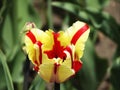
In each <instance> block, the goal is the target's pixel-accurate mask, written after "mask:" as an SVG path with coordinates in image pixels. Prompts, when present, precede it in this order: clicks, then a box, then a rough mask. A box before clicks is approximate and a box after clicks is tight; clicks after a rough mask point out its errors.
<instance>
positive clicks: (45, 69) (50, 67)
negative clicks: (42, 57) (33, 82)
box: [38, 63, 55, 82]
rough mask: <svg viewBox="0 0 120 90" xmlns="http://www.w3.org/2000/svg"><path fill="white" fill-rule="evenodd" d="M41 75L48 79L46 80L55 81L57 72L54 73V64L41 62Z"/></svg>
mask: <svg viewBox="0 0 120 90" xmlns="http://www.w3.org/2000/svg"><path fill="white" fill-rule="evenodd" d="M39 68H40V69H39V73H38V74H39V75H40V76H41V77H42V78H43V79H44V80H45V81H46V82H54V81H55V74H54V64H50V63H49V64H41V65H40V67H39Z"/></svg>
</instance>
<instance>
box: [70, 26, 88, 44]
mask: <svg viewBox="0 0 120 90" xmlns="http://www.w3.org/2000/svg"><path fill="white" fill-rule="evenodd" d="M88 28H89V26H88V25H87V24H85V25H84V26H83V27H82V28H80V29H79V30H78V31H77V32H76V33H75V35H74V36H73V38H72V40H71V43H72V44H74V45H75V44H76V42H77V40H78V39H79V38H80V36H81V35H82V34H83V33H84V32H85V31H87V30H88Z"/></svg>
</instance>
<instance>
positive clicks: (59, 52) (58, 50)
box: [45, 32, 66, 59]
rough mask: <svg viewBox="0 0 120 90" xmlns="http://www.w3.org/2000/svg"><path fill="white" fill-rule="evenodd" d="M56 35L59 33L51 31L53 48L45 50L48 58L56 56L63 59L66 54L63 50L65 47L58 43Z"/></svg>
mask: <svg viewBox="0 0 120 90" xmlns="http://www.w3.org/2000/svg"><path fill="white" fill-rule="evenodd" d="M58 37H59V33H55V32H53V39H54V45H53V48H52V50H49V51H45V53H46V54H47V55H48V58H49V59H52V58H58V57H59V58H61V59H64V58H65V56H66V54H65V53H64V52H63V51H64V49H65V48H64V47H63V46H61V45H60V41H58V40H57V39H58Z"/></svg>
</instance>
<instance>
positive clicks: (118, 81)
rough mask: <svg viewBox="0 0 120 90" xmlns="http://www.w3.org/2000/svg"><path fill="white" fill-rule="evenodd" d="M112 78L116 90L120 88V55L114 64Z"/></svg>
mask: <svg viewBox="0 0 120 90" xmlns="http://www.w3.org/2000/svg"><path fill="white" fill-rule="evenodd" d="M110 79H111V82H112V85H113V87H114V90H120V57H118V58H117V59H116V60H115V61H114V63H113V65H112V68H111V77H110Z"/></svg>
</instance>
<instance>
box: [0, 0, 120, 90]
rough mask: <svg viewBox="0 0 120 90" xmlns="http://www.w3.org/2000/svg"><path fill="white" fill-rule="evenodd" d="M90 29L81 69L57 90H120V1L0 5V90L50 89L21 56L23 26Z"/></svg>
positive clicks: (5, 1)
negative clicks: (82, 26) (79, 25)
mask: <svg viewBox="0 0 120 90" xmlns="http://www.w3.org/2000/svg"><path fill="white" fill-rule="evenodd" d="M77 20H80V21H84V22H86V23H88V24H89V25H90V28H91V32H90V36H89V39H88V41H87V43H86V47H85V51H84V56H83V58H82V59H81V60H82V61H83V67H82V70H80V71H79V72H78V73H77V74H76V75H75V76H74V77H72V78H71V79H69V80H68V81H66V82H64V83H62V84H61V90H120V0H0V90H53V86H54V84H53V83H46V82H45V81H43V80H42V79H41V78H40V76H38V75H37V74H36V72H35V71H33V69H32V64H31V63H30V62H29V60H28V58H27V56H26V55H25V54H24V51H23V45H24V44H23V35H24V34H25V33H24V30H23V27H24V25H25V23H26V22H34V23H35V24H36V25H37V27H39V28H40V29H42V30H47V29H49V28H51V29H54V30H55V31H59V30H66V29H67V28H68V27H69V26H71V25H72V23H74V22H75V21H77Z"/></svg>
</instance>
